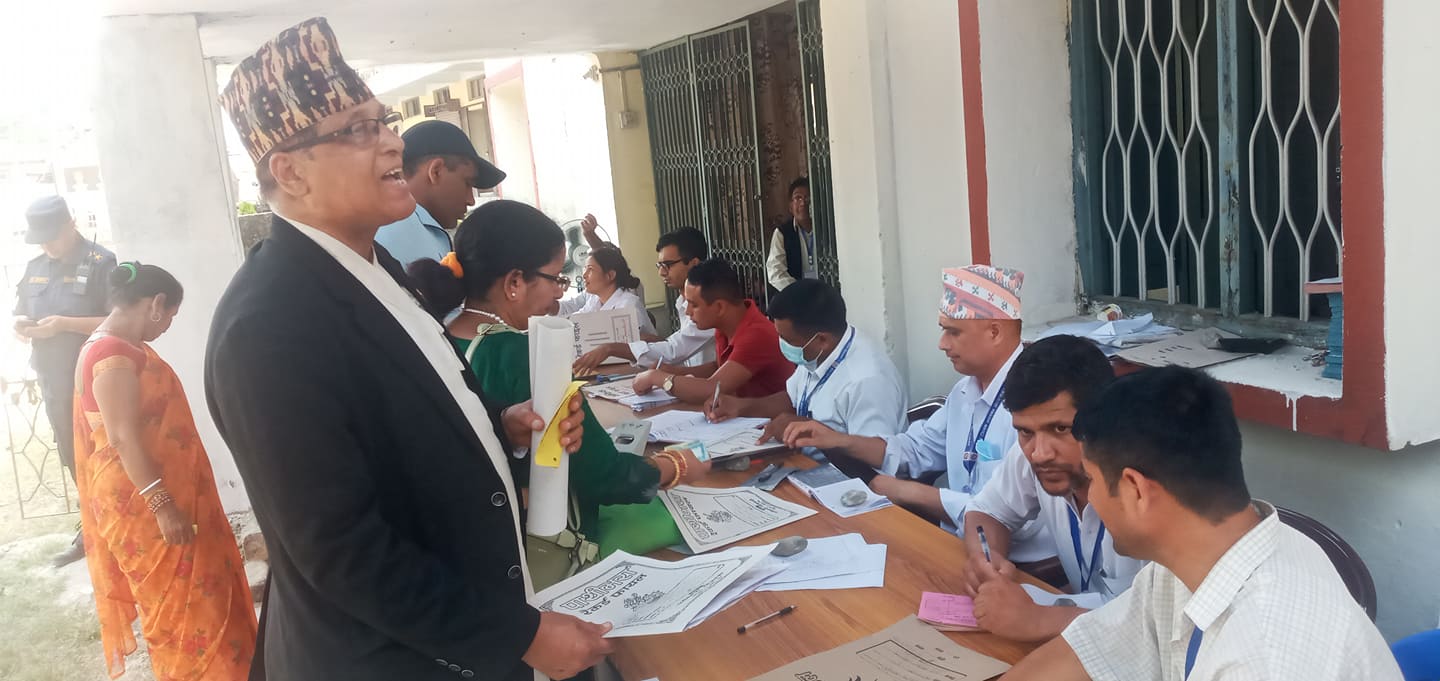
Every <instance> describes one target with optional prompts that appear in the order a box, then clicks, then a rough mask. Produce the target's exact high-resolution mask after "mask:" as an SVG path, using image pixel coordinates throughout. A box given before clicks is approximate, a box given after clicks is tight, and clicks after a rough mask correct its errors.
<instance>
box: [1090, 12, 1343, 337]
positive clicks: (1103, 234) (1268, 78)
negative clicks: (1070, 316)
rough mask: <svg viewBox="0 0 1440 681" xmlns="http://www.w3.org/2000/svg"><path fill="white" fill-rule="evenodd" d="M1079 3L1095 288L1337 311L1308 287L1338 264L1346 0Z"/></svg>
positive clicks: (1243, 314) (1230, 312)
mask: <svg viewBox="0 0 1440 681" xmlns="http://www.w3.org/2000/svg"><path fill="white" fill-rule="evenodd" d="M1072 12H1073V14H1074V16H1073V17H1072V22H1071V31H1072V33H1071V49H1072V53H1071V58H1072V64H1073V66H1074V68H1073V73H1074V83H1073V86H1072V87H1073V92H1072V94H1073V97H1072V113H1073V114H1074V122H1075V136H1076V153H1075V166H1076V167H1075V171H1076V180H1075V189H1076V192H1075V194H1076V202H1077V206H1076V216H1077V222H1078V223H1079V226H1080V233H1079V241H1080V252H1081V262H1082V269H1083V274H1084V285H1085V289H1086V293H1087V294H1089V295H1091V296H1095V297H1100V298H1122V299H1128V300H1130V301H1132V302H1134V301H1136V300H1139V301H1156V302H1160V303H1165V304H1168V305H1172V306H1175V305H1178V306H1185V307H1189V308H1193V309H1194V310H1196V311H1201V312H1206V313H1208V314H1209V315H1218V317H1220V318H1223V319H1232V320H1234V319H1240V318H1247V317H1251V318H1256V319H1258V320H1260V321H1262V322H1267V323H1270V324H1274V323H1275V320H1270V319H1268V318H1276V317H1283V318H1291V319H1298V320H1299V321H1300V322H1306V321H1307V320H1309V319H1310V318H1311V316H1312V314H1314V315H1315V316H1326V315H1328V311H1325V308H1323V307H1322V306H1321V304H1322V302H1323V301H1318V300H1316V301H1311V300H1309V299H1308V297H1307V296H1306V295H1305V293H1304V284H1305V282H1307V281H1310V280H1312V279H1316V278H1321V277H1328V276H1336V275H1338V274H1339V273H1340V252H1341V245H1342V244H1343V241H1342V234H1341V226H1340V211H1339V200H1340V193H1339V188H1340V174H1339V151H1340V140H1339V117H1340V108H1339V30H1340V23H1339V7H1338V0H1170V1H1169V2H1165V1H1163V0H1083V1H1078V2H1076V3H1074V5H1072ZM1122 302H1123V301H1122ZM1309 326H1311V325H1308V324H1303V323H1302V324H1298V325H1295V328H1297V329H1301V330H1300V331H1299V333H1313V330H1311V331H1306V330H1305V329H1306V328H1307V327H1309Z"/></svg>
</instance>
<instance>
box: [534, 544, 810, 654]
mask: <svg viewBox="0 0 1440 681" xmlns="http://www.w3.org/2000/svg"><path fill="white" fill-rule="evenodd" d="M769 550H770V547H768V546H767V547H744V548H736V549H731V550H729V551H724V552H721V553H716V554H712V555H708V556H695V557H692V558H685V559H683V560H678V561H675V562H666V561H662V560H655V559H653V558H645V557H643V556H632V555H630V554H628V553H625V552H624V551H616V552H615V553H612V554H610V556H609V557H607V558H606V559H605V560H602V561H600V562H599V563H596V564H595V565H593V566H591V567H589V568H588V569H586V570H585V571H584V572H581V573H579V574H577V575H575V576H573V577H571V578H569V579H567V580H565V581H562V582H560V583H559V584H556V585H554V586H551V587H550V588H548V589H545V590H544V591H541V592H540V593H537V594H535V595H534V596H533V597H532V598H531V599H530V604H531V605H533V606H535V607H536V608H538V609H540V610H541V611H547V612H559V613H565V614H567V615H574V616H575V617H578V618H580V619H582V620H585V621H586V622H595V623H601V622H609V623H610V624H612V625H614V628H613V629H611V630H610V633H609V634H606V637H607V638H619V637H625V636H646V635H651V634H674V633H679V632H682V631H685V630H686V629H688V628H690V627H692V626H695V625H696V624H699V623H700V622H703V621H704V620H705V618H706V617H709V616H710V615H711V614H714V613H715V612H718V611H719V610H720V609H721V608H723V607H724V606H725V605H729V604H730V603H733V602H734V601H735V600H738V599H739V598H740V597H742V596H744V595H745V594H747V593H749V592H750V590H753V584H756V583H759V582H760V581H763V580H764V579H765V578H767V577H770V576H772V575H774V574H775V573H776V572H777V571H779V570H783V569H784V566H780V565H776V564H774V563H769V562H767V561H769V560H770V559H771V557H770V556H769V555H768V553H769ZM747 583H748V584H751V585H752V586H750V587H748V588H746V587H745V586H744V585H745V584H747ZM712 606H713V607H712Z"/></svg>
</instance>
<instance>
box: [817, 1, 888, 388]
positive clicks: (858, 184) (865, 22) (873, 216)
mask: <svg viewBox="0 0 1440 681" xmlns="http://www.w3.org/2000/svg"><path fill="white" fill-rule="evenodd" d="M820 23H821V26H823V27H824V31H825V91H826V99H827V107H826V108H827V114H828V116H829V123H830V166H831V171H830V173H831V182H832V186H833V187H834V196H835V245H836V250H837V254H838V256H839V260H840V282H841V286H842V288H843V289H844V292H845V303H846V308H847V309H848V310H849V315H848V316H849V318H850V322H851V323H852V324H854V325H855V327H856V328H858V329H860V330H861V331H862V332H864V333H866V334H868V335H869V336H870V337H871V338H873V339H876V340H877V341H880V342H882V343H884V345H885V347H886V348H887V349H888V350H889V351H890V353H891V356H893V357H895V358H896V364H897V365H898V366H899V367H900V368H901V370H902V371H903V370H904V369H905V361H904V355H905V351H906V324H905V305H904V299H903V294H904V287H903V284H902V281H901V276H900V239H899V236H900V235H899V229H898V222H899V221H898V219H897V214H896V187H895V180H894V178H895V151H894V146H893V144H892V143H891V98H890V73H889V64H888V55H887V48H886V36H885V3H884V2H883V1H882V0H859V1H853V2H824V3H822V4H821V5H820Z"/></svg>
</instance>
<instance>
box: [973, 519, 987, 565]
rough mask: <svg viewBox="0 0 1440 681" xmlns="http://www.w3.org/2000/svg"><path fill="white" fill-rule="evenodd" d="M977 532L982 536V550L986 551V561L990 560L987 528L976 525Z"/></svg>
mask: <svg viewBox="0 0 1440 681" xmlns="http://www.w3.org/2000/svg"><path fill="white" fill-rule="evenodd" d="M975 534H977V535H979V536H980V550H981V551H983V552H984V553H985V562H987V563H988V562H990V541H989V540H988V539H986V538H985V528H983V527H981V526H979V525H976V526H975Z"/></svg>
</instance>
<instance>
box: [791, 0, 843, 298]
mask: <svg viewBox="0 0 1440 681" xmlns="http://www.w3.org/2000/svg"><path fill="white" fill-rule="evenodd" d="M795 11H796V16H797V19H798V21H797V24H798V26H799V34H800V35H799V40H800V75H801V79H800V82H801V87H802V88H803V92H802V95H803V97H804V100H805V142H806V147H807V151H808V153H809V160H810V218H811V219H812V220H813V221H814V222H815V224H816V225H819V226H820V230H819V231H818V232H817V233H816V236H817V238H816V242H817V243H816V247H817V248H816V250H817V251H819V253H818V255H819V257H818V265H819V268H820V278H821V279H822V280H823V281H825V282H826V283H828V284H830V285H832V286H835V287H836V288H839V286H840V258H839V256H838V255H837V254H836V251H835V194H834V190H833V185H832V184H831V181H830V122H829V118H828V116H827V115H826V108H825V107H826V100H825V50H824V41H823V36H822V34H821V31H820V2H819V0H800V2H798V3H796V5H795Z"/></svg>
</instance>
